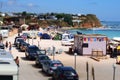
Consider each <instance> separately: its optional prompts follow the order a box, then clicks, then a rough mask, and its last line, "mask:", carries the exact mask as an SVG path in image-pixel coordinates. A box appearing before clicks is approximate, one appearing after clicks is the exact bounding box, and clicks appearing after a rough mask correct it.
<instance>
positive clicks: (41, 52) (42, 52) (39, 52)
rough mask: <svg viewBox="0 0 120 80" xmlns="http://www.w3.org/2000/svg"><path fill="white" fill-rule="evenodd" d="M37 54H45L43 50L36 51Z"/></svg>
mask: <svg viewBox="0 0 120 80" xmlns="http://www.w3.org/2000/svg"><path fill="white" fill-rule="evenodd" d="M37 54H46V51H45V50H37Z"/></svg>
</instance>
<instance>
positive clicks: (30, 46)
mask: <svg viewBox="0 0 120 80" xmlns="http://www.w3.org/2000/svg"><path fill="white" fill-rule="evenodd" d="M32 47H37V46H36V45H29V48H32Z"/></svg>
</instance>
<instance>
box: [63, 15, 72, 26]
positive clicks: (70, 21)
mask: <svg viewBox="0 0 120 80" xmlns="http://www.w3.org/2000/svg"><path fill="white" fill-rule="evenodd" d="M64 21H65V22H67V23H68V24H69V25H73V23H72V16H71V15H70V14H65V15H64Z"/></svg>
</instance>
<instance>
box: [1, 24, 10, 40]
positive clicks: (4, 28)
mask: <svg viewBox="0 0 120 80" xmlns="http://www.w3.org/2000/svg"><path fill="white" fill-rule="evenodd" d="M0 34H2V37H3V38H7V37H8V36H9V28H8V26H0Z"/></svg>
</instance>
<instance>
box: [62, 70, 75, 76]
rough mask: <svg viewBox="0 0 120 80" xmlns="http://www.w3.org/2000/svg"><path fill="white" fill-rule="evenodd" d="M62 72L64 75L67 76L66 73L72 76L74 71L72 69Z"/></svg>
mask: <svg viewBox="0 0 120 80" xmlns="http://www.w3.org/2000/svg"><path fill="white" fill-rule="evenodd" d="M63 74H64V75H66V76H68V75H69V76H74V75H75V74H76V73H75V71H74V70H65V71H64V73H63Z"/></svg>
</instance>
